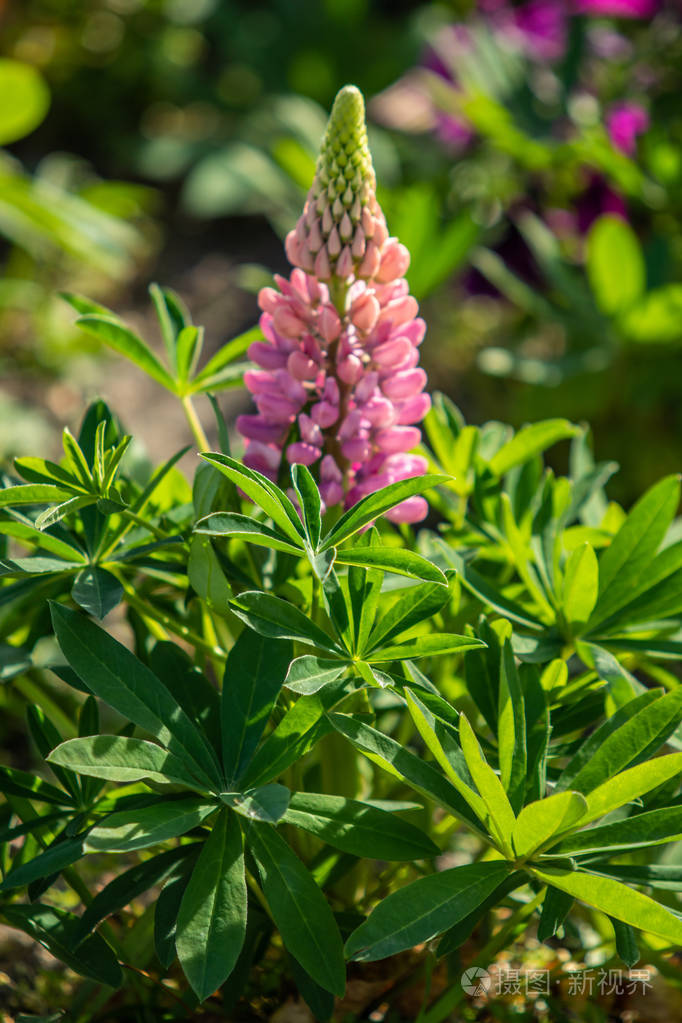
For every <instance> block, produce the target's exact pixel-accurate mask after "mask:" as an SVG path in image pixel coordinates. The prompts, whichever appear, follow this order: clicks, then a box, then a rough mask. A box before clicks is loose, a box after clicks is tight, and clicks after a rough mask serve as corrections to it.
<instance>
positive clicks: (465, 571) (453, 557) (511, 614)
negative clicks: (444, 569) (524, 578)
mask: <svg viewBox="0 0 682 1023" xmlns="http://www.w3.org/2000/svg"><path fill="white" fill-rule="evenodd" d="M436 542H437V546H438V548H439V549H440V550H441V551H442V552H443V554H444V556H445V558H446V559H447V562H448V564H449V565H450V566H451V567H452V568H454V570H455V571H456V572H457V575H458V577H459V578H460V580H461V581H462V583H463V584H464V586H466V588H467V589H468V590H470V591H471V593H473V594H474V596H476V597H478V598H479V600H481V601H482V602H483V603H484V604H487V605H489V606H490V607H492V608H493V609H494V610H495V611H499V613H500V614H501V615H503V616H504V617H505V618H509V619H510V620H511V621H513V622H517V623H518V624H519V625H524V626H525V627H526V628H529V629H534V630H542V629H544V626H543V624H542V622H541V621H540V620H539V619H537V618H533V617H532V615H530V614H528V612H527V611H526V610H525V608H523V607H521V605H520V604H516V603H515V602H514V601H512V600H508V599H507V598H506V597H505V596H503V594H501V593H500V592H499V588H498V587H497V586H496V585H494V584H493V583H491V582H490V581H489V580H488V579H486V578H485V576H482V575H480V573H478V572H477V571H476V569H474V568H471V566H470V565H469V564H468V562H466V561H465V560H464V559H463V558H462V557H461V556H460V555H459V554H457V552H456V551H455V550H453V549H452V548H451V547H449V546H448V545H447V544H446V543H445V542H444V541H443V540H437V541H436Z"/></svg>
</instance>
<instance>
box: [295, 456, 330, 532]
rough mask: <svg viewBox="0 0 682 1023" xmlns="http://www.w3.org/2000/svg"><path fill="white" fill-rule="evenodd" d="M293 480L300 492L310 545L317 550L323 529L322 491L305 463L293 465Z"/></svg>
mask: <svg viewBox="0 0 682 1023" xmlns="http://www.w3.org/2000/svg"><path fill="white" fill-rule="evenodd" d="M291 481H292V483H293V484H294V490H295V491H296V493H297V494H298V499H299V502H300V507H301V511H302V512H303V523H304V525H305V529H306V532H307V534H308V538H309V540H310V546H311V547H312V549H313V550H314V551H315V550H317V545H318V543H319V542H320V532H321V530H322V517H321V513H320V509H321V507H322V502H321V499H320V492H319V490H318V489H317V486H316V484H315V480H314V479H313V477H312V476H311V474H310V471H309V470H308V469H306V467H305V465H292V467H291Z"/></svg>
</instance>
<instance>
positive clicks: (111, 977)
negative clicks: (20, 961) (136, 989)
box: [1, 904, 123, 988]
mask: <svg viewBox="0 0 682 1023" xmlns="http://www.w3.org/2000/svg"><path fill="white" fill-rule="evenodd" d="M1 913H2V916H3V917H4V918H5V920H6V921H7V923H8V924H9V925H10V926H11V927H16V928H18V929H19V930H21V931H24V933H25V934H29V935H30V936H31V937H32V938H33V939H34V941H38V942H39V943H40V944H41V945H42V946H43V947H44V948H46V949H47V950H48V952H51V953H52V955H53V956H55V957H56V958H57V959H59V960H61V962H63V963H65V964H66V965H67V966H68V967H70V968H71V969H72V970H74V971H75V972H76V973H79V974H80V975H81V976H82V977H91V978H92V979H93V980H96V981H97V983H98V984H108V985H109V986H110V987H114V988H116V987H120V986H121V984H122V983H123V977H122V974H121V968H120V966H119V965H118V963H117V961H116V957H115V955H114V953H113V952H112V951H111V949H110V948H109V946H108V945H107V943H106V942H105V941H104V939H103V938H101V937H100V936H99V934H92V935H90V937H89V938H87V939H86V940H85V941H84V942H82V944H80V945H78V944H77V941H78V938H77V936H78V928H79V923H80V921H79V920H78V918H77V917H75V916H72V914H71V913H67V912H66V911H65V910H63V909H57V908H56V907H53V906H41V905H40V904H35V905H32V906H19V905H16V904H14V905H4V906H3V907H2V911H1Z"/></svg>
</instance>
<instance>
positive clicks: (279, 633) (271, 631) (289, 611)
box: [230, 590, 343, 656]
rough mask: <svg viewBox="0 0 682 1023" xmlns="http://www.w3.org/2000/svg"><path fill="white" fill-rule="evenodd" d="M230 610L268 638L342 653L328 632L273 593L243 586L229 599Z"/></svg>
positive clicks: (338, 653) (339, 654)
mask: <svg viewBox="0 0 682 1023" xmlns="http://www.w3.org/2000/svg"><path fill="white" fill-rule="evenodd" d="M230 609H231V611H232V612H233V613H234V614H235V615H236V616H237V618H239V619H240V620H241V621H243V622H245V624H246V625H248V626H249V627H250V628H252V629H253V630H254V631H255V632H258V633H259V634H260V635H261V636H265V637H266V638H269V639H295V640H299V642H301V643H306V644H308V645H309V646H316V647H320V649H322V650H326V651H328V652H329V653H334V654H337V656H342V655H343V650H342V649H341V648H340V647H339V646H338V645H337V644H336V643H335V642H334V640H333V639H332V638H331V636H328V635H327V634H326V633H325V632H323V631H322V629H320V628H319V627H318V626H317V625H315V623H314V622H313V621H311V619H310V617H309V616H308V615H305V614H304V613H303V612H302V611H299V609H298V608H297V607H294V605H293V604H290V603H288V601H286V600H282V598H281V597H276V596H275V595H274V594H273V593H262V592H261V591H260V590H246V591H244V592H243V593H240V594H239V596H238V597H237V598H235V600H231V601H230Z"/></svg>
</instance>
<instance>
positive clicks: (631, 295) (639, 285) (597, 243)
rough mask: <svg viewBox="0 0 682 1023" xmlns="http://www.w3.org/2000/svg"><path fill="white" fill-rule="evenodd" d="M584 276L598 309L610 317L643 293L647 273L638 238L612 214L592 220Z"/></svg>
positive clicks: (625, 224)
mask: <svg viewBox="0 0 682 1023" xmlns="http://www.w3.org/2000/svg"><path fill="white" fill-rule="evenodd" d="M587 276H588V279H589V282H590V284H591V286H592V290H593V292H594V295H595V298H596V300H597V305H598V306H599V308H600V309H601V310H602V312H605V313H608V314H609V315H613V314H614V313H620V312H624V311H625V310H626V309H628V308H629V307H630V306H632V305H634V303H635V302H636V301H637V299H638V298H639V297H640V296H641V295H642V294H643V293H644V286H645V278H646V271H645V267H644V256H643V255H642V249H641V246H640V244H639V241H638V240H637V235H636V234H635V232H634V231H633V230H632V228H631V227H630V225H629V224H628V223H627V222H626V221H625V220H623V218H622V217H617V216H615V215H614V214H609V213H607V214H605V215H604V216H601V217H599V218H598V219H597V220H595V222H594V224H593V225H592V227H591V228H590V232H589V234H588V236H587Z"/></svg>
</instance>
